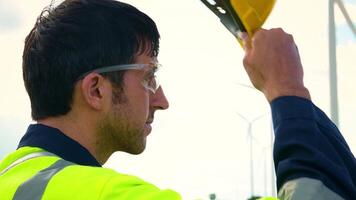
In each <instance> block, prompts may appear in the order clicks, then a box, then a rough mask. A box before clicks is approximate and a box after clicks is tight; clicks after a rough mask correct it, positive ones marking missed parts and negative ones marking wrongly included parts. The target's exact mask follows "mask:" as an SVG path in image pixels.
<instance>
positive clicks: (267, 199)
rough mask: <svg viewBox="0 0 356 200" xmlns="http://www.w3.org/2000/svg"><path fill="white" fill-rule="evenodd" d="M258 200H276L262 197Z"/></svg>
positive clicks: (275, 199)
mask: <svg viewBox="0 0 356 200" xmlns="http://www.w3.org/2000/svg"><path fill="white" fill-rule="evenodd" d="M258 200H278V199H277V198H274V197H262V198H259V199H258Z"/></svg>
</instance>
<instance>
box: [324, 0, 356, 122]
mask: <svg viewBox="0 0 356 200" xmlns="http://www.w3.org/2000/svg"><path fill="white" fill-rule="evenodd" d="M335 3H336V4H337V5H338V6H339V8H340V11H341V12H342V14H343V15H344V17H345V19H346V22H347V24H348V25H349V27H350V29H351V31H352V32H353V33H354V35H355V36H356V28H355V26H354V24H353V22H352V20H351V18H350V16H349V14H348V13H347V11H346V8H345V5H344V3H343V2H342V0H329V70H330V71H329V82H330V111H331V120H332V121H333V122H334V123H335V124H336V126H339V103H338V91H337V69H336V66H337V65H336V64H337V63H336V27H335Z"/></svg>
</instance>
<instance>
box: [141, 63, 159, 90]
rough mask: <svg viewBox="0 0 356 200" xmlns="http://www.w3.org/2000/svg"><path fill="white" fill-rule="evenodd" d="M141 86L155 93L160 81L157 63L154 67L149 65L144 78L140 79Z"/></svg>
mask: <svg viewBox="0 0 356 200" xmlns="http://www.w3.org/2000/svg"><path fill="white" fill-rule="evenodd" d="M142 84H143V86H144V87H145V88H146V89H148V90H150V91H151V92H153V93H156V91H157V90H158V88H159V86H160V83H159V65H156V66H154V67H152V66H151V67H150V69H149V72H147V76H146V78H144V80H143V81H142Z"/></svg>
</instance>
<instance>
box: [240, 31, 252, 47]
mask: <svg viewBox="0 0 356 200" xmlns="http://www.w3.org/2000/svg"><path fill="white" fill-rule="evenodd" d="M238 37H239V38H240V39H241V40H242V45H243V48H244V50H245V51H247V50H248V49H250V47H251V44H250V37H249V36H248V34H247V33H246V32H240V33H238Z"/></svg>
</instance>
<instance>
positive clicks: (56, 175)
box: [0, 0, 356, 200]
mask: <svg viewBox="0 0 356 200" xmlns="http://www.w3.org/2000/svg"><path fill="white" fill-rule="evenodd" d="M244 40H245V48H246V49H245V50H246V57H245V58H244V65H245V68H246V71H247V73H248V74H249V76H250V78H251V81H252V82H253V84H254V85H255V87H256V88H258V89H259V90H261V91H262V92H263V93H264V94H265V96H266V98H267V100H268V101H269V102H270V103H271V106H272V112H273V116H274V123H275V132H276V144H275V149H276V151H275V162H276V169H277V176H278V188H279V191H280V196H281V198H282V199H288V198H294V199H296V198H298V195H300V194H301V192H304V191H306V188H305V187H300V186H298V185H296V184H298V183H303V185H306V186H313V185H311V184H315V183H316V184H317V186H318V187H319V188H317V189H320V188H321V189H322V190H323V191H322V192H320V193H319V194H310V195H309V194H306V195H307V197H308V198H314V199H316V197H320V196H315V195H327V196H328V197H330V198H332V199H341V198H346V199H352V198H353V197H355V187H354V181H355V180H356V178H355V170H352V169H355V159H354V157H353V155H352V154H351V152H350V150H349V149H348V147H347V144H346V142H345V141H343V139H342V136H341V135H340V134H339V133H338V131H337V129H336V127H331V126H332V125H331V122H330V121H328V119H327V118H326V117H325V116H322V117H323V118H322V119H319V118H318V117H320V115H321V114H320V112H321V111H319V110H317V108H316V107H315V106H313V104H312V103H311V101H310V95H309V92H308V90H307V89H306V88H305V87H304V86H303V72H302V66H301V64H300V60H299V54H298V51H297V49H296V47H295V44H294V42H293V39H292V38H291V36H290V35H288V34H286V33H284V32H283V31H282V30H280V29H275V30H270V31H267V30H260V31H258V32H257V33H256V34H255V36H254V37H253V38H251V40H250V39H249V38H248V37H247V36H246V35H245V36H244ZM158 50H159V33H158V31H157V28H156V25H155V23H154V22H153V21H152V20H151V19H150V18H149V17H148V16H146V15H145V14H143V13H142V12H140V11H138V10H137V9H136V8H134V7H132V6H130V5H127V4H124V3H120V2H117V1H112V0H67V1H64V2H63V3H61V4H60V5H59V6H58V7H56V8H54V9H50V8H49V9H47V10H45V11H44V12H43V13H42V14H41V16H40V17H39V18H38V21H37V23H36V24H35V27H34V28H33V29H32V31H31V32H30V34H29V35H28V36H27V38H26V41H25V48H24V54H23V76H24V82H25V86H26V89H27V92H28V94H29V97H30V100H31V107H32V118H33V119H34V120H35V121H37V124H35V125H31V126H30V127H29V128H28V131H27V133H26V134H25V135H24V137H23V138H22V139H21V141H20V144H19V148H18V150H17V151H15V152H13V153H12V154H10V155H9V156H7V157H6V158H5V159H4V160H3V161H2V162H1V164H0V197H1V199H5V200H7V199H16V200H20V199H103V200H104V199H105V200H110V199H145V200H146V199H148V200H149V199H155V200H156V199H181V197H180V195H179V194H178V193H176V192H174V191H172V190H161V189H159V188H157V187H155V186H154V185H152V184H150V183H147V182H145V181H143V180H141V179H139V178H137V177H133V176H128V175H123V174H119V173H117V172H114V171H112V170H109V169H105V168H102V167H101V165H102V164H103V163H105V162H106V160H107V159H108V158H109V156H110V155H111V154H112V153H113V152H115V151H125V152H128V153H131V154H139V153H141V152H142V151H143V150H144V148H145V145H146V137H147V135H148V134H149V133H150V132H151V126H150V124H151V123H152V122H153V119H154V113H155V111H157V110H164V109H167V108H168V102H167V99H166V98H165V96H164V93H163V89H162V87H160V85H159V84H158V82H157V80H156V76H155V72H156V71H157V70H158V68H159V64H158V63H157V55H158ZM296 108H297V109H298V108H299V110H297V109H296ZM313 117H314V118H318V119H319V120H321V121H320V123H321V124H323V125H325V126H327V127H329V126H330V127H331V128H329V129H327V130H323V129H321V128H320V127H318V126H317V124H315V120H313V119H314V118H313ZM300 124H303V126H300ZM298 134H300V137H301V138H299V135H298ZM308 134H315V136H314V135H312V136H308ZM325 134H326V135H328V136H329V135H331V136H330V137H335V138H334V139H333V141H332V143H329V144H327V145H326V146H325V148H326V149H325V148H321V149H316V148H314V147H313V146H312V145H315V147H324V146H323V144H319V143H318V142H317V141H315V140H313V139H315V138H316V137H318V139H319V136H320V139H325V137H324V136H325ZM291 138H292V139H291ZM325 140H327V141H326V142H329V138H326V139H325ZM328 147H331V148H333V149H331V150H330V149H327V148H328ZM330 152H331V154H332V155H331V154H329V153H330ZM313 153H317V155H313ZM319 155H321V156H323V157H320V158H319V157H317V156H319ZM334 159H336V160H334ZM314 160H315V162H313V161H314ZM326 164H329V165H328V166H326ZM330 170H334V171H330ZM330 173H331V174H330ZM332 173H335V175H333V174H332ZM305 177H307V178H305ZM318 181H319V182H318ZM342 181H345V183H342ZM293 184H294V185H293ZM318 184H319V185H318ZM339 184H340V185H339ZM314 186H315V185H314ZM309 188H312V190H311V191H312V192H313V191H316V190H315V188H313V187H309ZM313 195H314V196H313ZM300 199H307V198H304V197H303V198H300Z"/></svg>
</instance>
